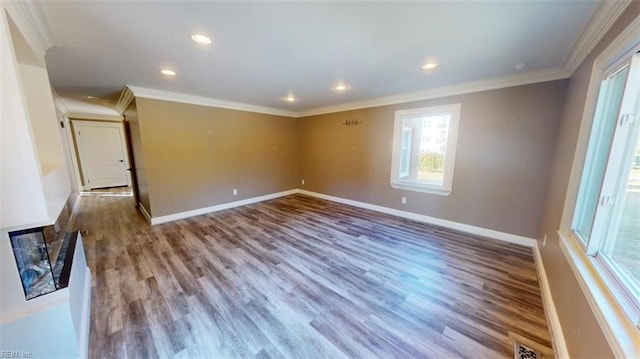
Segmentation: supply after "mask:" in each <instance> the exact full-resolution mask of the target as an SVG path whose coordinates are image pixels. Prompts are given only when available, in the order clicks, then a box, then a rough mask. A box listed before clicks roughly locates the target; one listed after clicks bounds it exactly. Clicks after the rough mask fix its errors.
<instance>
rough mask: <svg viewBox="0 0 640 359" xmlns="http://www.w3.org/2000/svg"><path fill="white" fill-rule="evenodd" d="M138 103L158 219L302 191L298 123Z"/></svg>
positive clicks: (187, 106)
mask: <svg viewBox="0 0 640 359" xmlns="http://www.w3.org/2000/svg"><path fill="white" fill-rule="evenodd" d="M136 103H137V109H138V117H139V121H140V137H141V140H142V150H143V154H144V165H145V170H146V178H147V184H148V188H149V197H150V202H151V203H150V204H151V208H150V210H151V215H152V216H153V217H159V216H165V215H169V214H174V213H179V212H183V211H189V210H194V209H200V208H204V207H209V206H214V205H217V204H222V203H227V202H232V201H237V200H241V199H245V198H251V197H257V196H262V195H266V194H271V193H275V192H281V191H286V190H291V189H295V188H296V187H297V186H296V182H295V179H296V173H297V141H296V139H297V123H296V119H294V118H288V117H282V116H274V115H266V114H258V113H251V112H244V111H236V110H227V109H221V108H213V107H205V106H197V105H191V104H184V103H176V102H169V101H160V100H152V99H146V98H136ZM233 189H237V190H238V195H237V196H233V195H232V190H233Z"/></svg>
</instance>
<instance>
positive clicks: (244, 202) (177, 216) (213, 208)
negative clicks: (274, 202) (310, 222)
mask: <svg viewBox="0 0 640 359" xmlns="http://www.w3.org/2000/svg"><path fill="white" fill-rule="evenodd" d="M295 193H298V190H297V189H292V190H289V191H283V192H276V193H271V194H266V195H264V196H259V197H252V198H247V199H243V200H240V201H234V202H227V203H222V204H218V205H215V206H211V207H205V208H199V209H194V210H191V211H185V212H179V213H174V214H169V215H166V216H160V217H151V220H150V222H149V223H151V225H152V226H153V225H156V224H161V223H166V222H171V221H176V220H178V219H183V218H188V217H193V216H199V215H201V214H207V213H211V212H217V211H222V210H224V209H229V208H234V207H240V206H245V205H248V204H252V203H258V202H263V201H268V200H270V199H274V198H279V197H284V196H289V195H292V194H295Z"/></svg>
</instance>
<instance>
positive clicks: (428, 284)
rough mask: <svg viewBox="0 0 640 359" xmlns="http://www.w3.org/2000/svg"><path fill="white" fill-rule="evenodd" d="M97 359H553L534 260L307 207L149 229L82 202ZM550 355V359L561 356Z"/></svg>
mask: <svg viewBox="0 0 640 359" xmlns="http://www.w3.org/2000/svg"><path fill="white" fill-rule="evenodd" d="M75 225H76V227H77V228H79V229H80V230H83V231H86V232H85V234H84V236H83V240H84V242H85V248H86V251H87V260H88V262H89V266H90V268H91V271H92V274H93V283H92V308H91V329H90V344H89V345H90V348H89V354H90V357H91V358H118V359H120V358H252V357H253V358H320V357H322V358H411V357H413V358H457V357H466V358H500V357H511V358H513V341H512V338H513V337H518V336H519V337H523V338H525V339H527V340H529V342H533V343H538V344H539V345H540V346H539V347H538V349H541V350H543V351H545V352H546V353H551V350H550V349H549V348H550V347H551V343H550V339H549V332H548V330H547V323H546V321H545V316H544V312H543V308H542V302H541V298H540V291H539V287H538V282H537V278H536V271H535V267H534V263H533V257H532V253H531V250H530V249H527V248H523V247H519V246H515V245H510V244H505V243H502V242H498V241H493V240H488V239H483V238H476V237H473V236H469V235H465V234H460V233H456V232H453V231H449V230H444V229H441V228H437V227H432V226H428V225H424V224H420V223H412V222H410V221H407V220H404V219H401V218H396V217H392V216H387V215H382V214H378V213H374V212H370V211H366V210H362V209H357V208H354V207H349V206H345V205H341V204H336V203H331V202H327V201H323V200H319V199H315V198H310V197H306V196H302V195H293V196H288V197H284V198H280V199H276V200H272V201H267V202H263V203H259V204H254V205H249V206H245V207H241V208H236V209H231V210H226V211H222V212H217V213H213V214H209V215H204V216H199V217H193V218H190V219H186V220H180V221H176V222H173V223H169V224H164V225H158V226H154V227H150V226H149V225H148V224H146V222H145V221H144V219H143V218H142V216H141V215H139V214H138V213H137V212H136V210H135V208H134V206H133V201H132V198H131V197H108V196H107V197H105V196H90V197H83V198H82V199H81V203H80V209H79V212H78V215H77V216H76V219H75ZM548 355H550V354H548Z"/></svg>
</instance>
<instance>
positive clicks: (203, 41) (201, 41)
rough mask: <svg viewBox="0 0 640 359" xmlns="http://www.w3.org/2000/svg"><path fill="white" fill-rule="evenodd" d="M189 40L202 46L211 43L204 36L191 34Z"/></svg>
mask: <svg viewBox="0 0 640 359" xmlns="http://www.w3.org/2000/svg"><path fill="white" fill-rule="evenodd" d="M191 40H193V41H195V42H197V43H199V44H202V45H209V44H210V43H211V39H210V38H209V37H207V36H205V35H202V34H193V35H191Z"/></svg>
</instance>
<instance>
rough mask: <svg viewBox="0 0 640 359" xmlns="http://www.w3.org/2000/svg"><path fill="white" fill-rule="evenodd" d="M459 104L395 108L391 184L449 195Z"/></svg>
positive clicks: (402, 187)
mask: <svg viewBox="0 0 640 359" xmlns="http://www.w3.org/2000/svg"><path fill="white" fill-rule="evenodd" d="M460 107H461V106H460V104H455V105H447V106H435V107H425V108H418V109H411V110H401V111H396V115H395V122H394V141H393V160H392V165H391V186H392V187H394V188H401V189H408V190H412V191H420V192H429V193H436V194H441V195H449V194H450V193H451V187H452V184H453V167H454V162H455V157H456V140H457V137H458V123H459V121H460Z"/></svg>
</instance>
